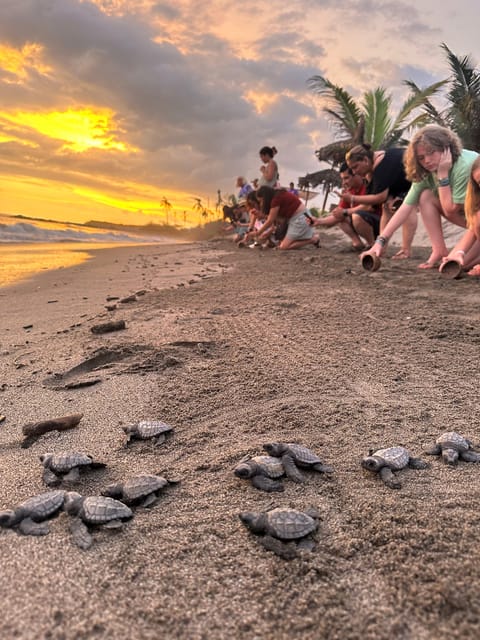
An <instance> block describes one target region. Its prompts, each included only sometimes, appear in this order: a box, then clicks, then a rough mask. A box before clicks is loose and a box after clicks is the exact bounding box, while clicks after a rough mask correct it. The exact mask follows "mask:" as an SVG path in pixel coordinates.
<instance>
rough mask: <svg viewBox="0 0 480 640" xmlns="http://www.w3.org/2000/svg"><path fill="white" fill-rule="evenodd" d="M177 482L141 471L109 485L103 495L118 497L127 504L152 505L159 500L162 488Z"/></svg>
mask: <svg viewBox="0 0 480 640" xmlns="http://www.w3.org/2000/svg"><path fill="white" fill-rule="evenodd" d="M176 482H177V481H176V480H175V481H170V480H167V479H166V478H163V477H162V476H157V475H153V474H150V473H141V474H139V475H136V476H132V477H131V478H128V479H127V480H125V482H121V483H118V484H111V485H109V486H108V487H106V489H105V490H104V491H102V495H104V496H108V497H110V498H117V499H118V500H121V501H122V502H124V503H125V504H129V505H137V504H140V505H141V506H142V507H150V506H151V505H153V504H154V503H155V502H156V501H157V500H158V497H159V495H160V492H161V491H162V489H164V488H165V487H166V486H168V485H169V484H173V483H176Z"/></svg>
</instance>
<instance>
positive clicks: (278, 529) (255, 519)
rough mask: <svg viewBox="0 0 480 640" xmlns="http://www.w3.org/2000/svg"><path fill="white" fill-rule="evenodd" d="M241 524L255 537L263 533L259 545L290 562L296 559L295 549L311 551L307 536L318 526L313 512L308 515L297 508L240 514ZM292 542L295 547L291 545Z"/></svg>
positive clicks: (315, 514) (311, 544) (311, 545)
mask: <svg viewBox="0 0 480 640" xmlns="http://www.w3.org/2000/svg"><path fill="white" fill-rule="evenodd" d="M239 515H240V520H241V521H242V522H243V524H244V525H245V526H246V527H248V529H250V531H252V532H253V533H255V534H263V537H262V538H261V539H260V542H261V544H262V545H263V546H264V547H265V548H266V549H268V550H270V551H273V552H274V553H276V554H277V555H279V556H281V557H283V558H285V559H287V560H288V559H291V558H293V557H295V555H296V550H297V548H299V547H300V548H305V549H309V550H311V549H312V548H313V543H312V541H311V539H310V540H309V539H308V536H309V535H310V534H311V533H313V532H314V531H316V529H317V527H318V513H317V512H316V510H313V509H311V510H309V511H308V512H303V511H297V510H296V509H289V508H277V509H272V510H270V511H261V512H249V511H244V512H242V513H240V514H239ZM292 541H294V542H296V544H293V545H292V544H290V543H291V542H292Z"/></svg>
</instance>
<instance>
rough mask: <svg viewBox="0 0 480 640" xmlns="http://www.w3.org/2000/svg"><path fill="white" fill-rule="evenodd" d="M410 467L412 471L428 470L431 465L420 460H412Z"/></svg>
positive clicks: (410, 460) (409, 463) (409, 462)
mask: <svg viewBox="0 0 480 640" xmlns="http://www.w3.org/2000/svg"><path fill="white" fill-rule="evenodd" d="M408 466H409V467H410V468H411V469H428V467H429V464H428V462H424V461H423V460H420V458H410V459H409V461H408Z"/></svg>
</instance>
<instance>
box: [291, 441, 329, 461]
mask: <svg viewBox="0 0 480 640" xmlns="http://www.w3.org/2000/svg"><path fill="white" fill-rule="evenodd" d="M285 446H286V447H287V448H288V452H287V453H289V454H290V455H291V456H292V457H293V459H294V460H295V462H296V463H297V464H299V465H300V466H303V467H309V466H311V465H314V464H318V463H319V462H322V461H321V460H320V458H319V457H318V456H317V454H316V453H313V451H311V450H310V449H307V447H303V446H302V445H301V444H296V443H294V442H289V443H288V444H287V445H285Z"/></svg>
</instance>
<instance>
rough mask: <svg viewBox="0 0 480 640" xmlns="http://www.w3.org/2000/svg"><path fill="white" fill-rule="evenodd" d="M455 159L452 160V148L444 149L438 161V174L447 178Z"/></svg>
mask: <svg viewBox="0 0 480 640" xmlns="http://www.w3.org/2000/svg"><path fill="white" fill-rule="evenodd" d="M452 165H453V160H452V152H451V151H450V148H449V147H447V149H444V150H443V151H442V153H441V154H440V161H439V163H438V168H437V175H438V177H439V178H447V177H448V172H449V171H450V169H451V168H452Z"/></svg>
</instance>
